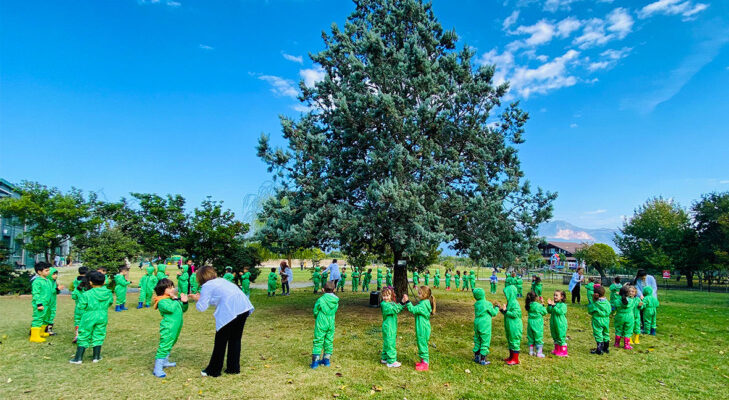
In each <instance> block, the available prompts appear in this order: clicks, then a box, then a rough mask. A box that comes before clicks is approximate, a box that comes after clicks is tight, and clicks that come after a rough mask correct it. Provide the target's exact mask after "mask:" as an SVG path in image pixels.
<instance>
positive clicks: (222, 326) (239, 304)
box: [190, 266, 253, 377]
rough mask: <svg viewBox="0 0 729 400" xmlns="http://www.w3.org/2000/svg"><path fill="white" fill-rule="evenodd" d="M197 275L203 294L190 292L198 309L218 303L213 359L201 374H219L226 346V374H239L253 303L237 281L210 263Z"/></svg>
mask: <svg viewBox="0 0 729 400" xmlns="http://www.w3.org/2000/svg"><path fill="white" fill-rule="evenodd" d="M196 276H197V281H198V283H199V284H200V294H198V295H190V297H191V298H192V299H194V300H196V301H197V304H196V305H195V307H196V308H197V310H198V311H205V310H207V309H208V307H209V306H210V305H213V306H215V312H214V313H213V317H215V331H216V332H215V344H214V345H213V354H212V356H210V362H209V363H208V366H207V367H205V369H203V370H202V375H203V376H213V377H216V376H220V374H221V370H222V369H223V358H224V357H225V349H226V347H227V348H228V359H227V362H226V368H225V373H226V374H239V373H240V342H241V337H242V336H243V327H244V326H245V324H246V319H247V318H248V316H249V315H250V314H251V313H252V312H253V304H251V301H250V300H248V296H246V295H245V294H243V292H242V291H241V290H240V288H239V287H238V286H236V285H235V284H234V283H232V282H229V281H227V280H225V279H223V278H218V275H217V274H216V273H215V269H213V267H211V266H205V267H202V268H200V269H199V270H198V271H197V272H196Z"/></svg>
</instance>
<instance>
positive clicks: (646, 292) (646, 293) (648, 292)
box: [51, 270, 653, 296]
mask: <svg viewBox="0 0 729 400" xmlns="http://www.w3.org/2000/svg"><path fill="white" fill-rule="evenodd" d="M51 271H53V270H51ZM652 295H653V288H652V287H650V286H646V287H644V288H643V296H652Z"/></svg>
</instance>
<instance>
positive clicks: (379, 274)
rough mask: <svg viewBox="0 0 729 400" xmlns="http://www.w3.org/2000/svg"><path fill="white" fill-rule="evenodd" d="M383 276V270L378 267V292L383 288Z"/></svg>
mask: <svg viewBox="0 0 729 400" xmlns="http://www.w3.org/2000/svg"><path fill="white" fill-rule="evenodd" d="M382 278H383V275H382V270H381V269H380V268H377V291H378V292H379V291H381V290H382Z"/></svg>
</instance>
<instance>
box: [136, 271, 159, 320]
mask: <svg viewBox="0 0 729 400" xmlns="http://www.w3.org/2000/svg"><path fill="white" fill-rule="evenodd" d="M146 272H147V274H146V275H144V276H143V277H142V279H140V280H139V303H138V304H137V309H139V308H142V307H145V306H146V307H149V306H151V305H152V296H153V294H154V287H155V286H157V276H155V274H154V267H153V266H152V265H151V264H150V265H147V268H146Z"/></svg>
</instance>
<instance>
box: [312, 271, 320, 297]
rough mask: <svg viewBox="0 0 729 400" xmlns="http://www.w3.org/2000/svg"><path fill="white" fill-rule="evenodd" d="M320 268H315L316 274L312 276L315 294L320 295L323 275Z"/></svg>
mask: <svg viewBox="0 0 729 400" xmlns="http://www.w3.org/2000/svg"><path fill="white" fill-rule="evenodd" d="M319 271H320V270H319V267H314V273H313V274H311V281H312V282H313V283H314V294H317V293H319V285H320V284H321V273H319Z"/></svg>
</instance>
